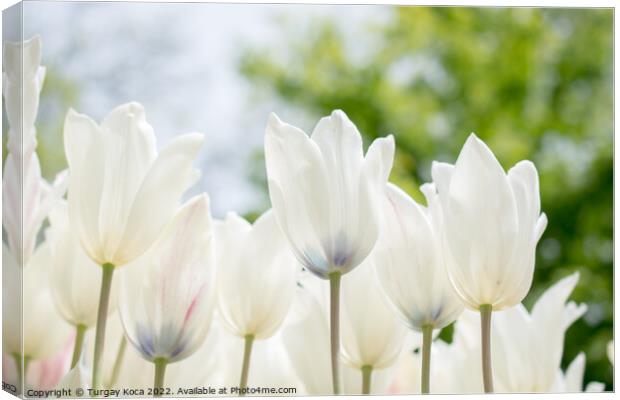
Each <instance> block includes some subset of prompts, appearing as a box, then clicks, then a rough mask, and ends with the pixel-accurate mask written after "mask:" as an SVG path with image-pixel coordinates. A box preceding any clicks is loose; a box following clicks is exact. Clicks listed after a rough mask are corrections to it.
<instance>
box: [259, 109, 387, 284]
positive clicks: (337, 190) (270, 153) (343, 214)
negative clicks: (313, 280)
mask: <svg viewBox="0 0 620 400" xmlns="http://www.w3.org/2000/svg"><path fill="white" fill-rule="evenodd" d="M393 158H394V138H393V137H392V136H388V137H386V138H381V139H377V140H375V141H374V142H373V143H372V144H371V145H370V147H369V149H368V152H367V154H366V157H364V153H363V149H362V137H361V135H360V133H359V131H358V130H357V128H356V127H355V125H353V123H352V122H351V121H350V120H349V118H348V117H347V116H346V115H345V114H344V113H343V112H342V111H334V112H333V113H332V115H331V116H329V117H325V118H322V119H321V120H320V121H319V123H318V124H317V125H316V127H315V128H314V131H313V132H312V136H311V137H308V135H306V134H305V133H304V132H303V131H301V130H300V129H298V128H296V127H294V126H292V125H288V124H286V123H283V122H282V121H280V119H278V117H277V116H276V115H275V114H271V116H270V117H269V123H268V124H267V130H266V135H265V160H266V165H267V178H268V181H269V195H270V198H271V203H272V204H273V209H274V211H275V213H276V217H277V219H278V223H279V224H280V227H281V228H282V230H283V232H284V233H285V235H286V237H287V238H288V240H289V243H290V244H291V247H292V249H293V251H294V253H295V255H296V256H297V258H298V259H299V261H300V262H301V263H302V264H303V265H304V266H305V267H306V268H308V269H309V270H310V271H312V272H313V273H314V274H316V275H318V276H320V277H321V278H324V279H327V278H328V276H329V274H330V273H333V272H338V273H342V274H344V273H347V272H349V271H350V270H352V269H353V268H355V267H356V266H357V265H359V264H360V263H361V262H362V261H363V260H364V259H365V258H366V256H367V255H368V254H369V253H370V251H371V250H372V248H373V246H374V244H375V242H376V240H377V236H378V233H379V209H378V206H379V205H380V199H381V196H382V194H383V191H384V186H385V183H386V181H387V178H388V176H389V174H390V170H391V169H392V161H393Z"/></svg>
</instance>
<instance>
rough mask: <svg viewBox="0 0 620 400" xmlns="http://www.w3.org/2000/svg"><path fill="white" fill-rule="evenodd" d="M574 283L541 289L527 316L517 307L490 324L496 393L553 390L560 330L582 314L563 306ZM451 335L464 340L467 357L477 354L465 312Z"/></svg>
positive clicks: (475, 334)
mask: <svg viewBox="0 0 620 400" xmlns="http://www.w3.org/2000/svg"><path fill="white" fill-rule="evenodd" d="M578 279H579V275H578V274H577V273H575V274H572V275H570V276H568V277H566V278H564V279H562V280H560V281H559V282H557V283H556V284H554V285H553V286H552V287H550V288H549V289H547V290H546V291H545V292H544V293H543V294H542V295H541V297H540V298H539V299H538V300H537V302H536V304H535V305H534V307H533V309H532V312H531V313H530V312H528V311H527V309H526V308H525V307H524V306H523V305H522V304H519V305H517V306H515V307H511V308H509V309H507V310H505V312H502V313H499V314H497V316H496V318H494V319H493V322H492V335H493V338H494V340H493V343H492V350H493V354H494V357H495V364H494V367H495V368H494V370H493V376H494V381H495V383H496V385H497V391H498V392H506V393H514V392H520V393H529V392H550V391H553V390H554V382H555V381H556V379H557V376H558V371H559V372H560V373H561V370H560V366H561V361H562V353H563V349H564V336H565V333H566V330H567V329H568V328H569V327H570V326H571V325H572V324H573V323H574V322H575V321H576V320H577V319H579V318H580V317H581V316H582V315H583V314H584V313H585V312H586V309H587V307H586V305H585V304H579V305H577V304H575V303H573V302H568V303H566V301H567V299H568V297H569V296H570V294H571V292H572V291H573V289H574V288H575V285H576V284H577V281H578ZM455 335H458V336H461V337H468V338H469V339H468V340H467V341H466V342H467V345H463V347H466V348H468V349H469V351H470V352H471V353H478V352H479V351H480V350H479V344H478V343H479V339H480V332H479V329H478V321H477V318H476V314H475V313H474V312H471V311H466V312H464V313H463V314H462V316H461V317H460V318H459V320H458V321H457V323H456V328H455ZM461 342H465V341H461ZM475 364H477V365H478V366H480V360H476V363H475ZM463 368H466V369H474V370H479V368H475V367H474V368H472V363H469V365H467V366H464V367H463ZM458 374H459V373H457V375H458ZM477 381H478V382H479V383H478V385H479V388H482V379H481V378H478V379H477Z"/></svg>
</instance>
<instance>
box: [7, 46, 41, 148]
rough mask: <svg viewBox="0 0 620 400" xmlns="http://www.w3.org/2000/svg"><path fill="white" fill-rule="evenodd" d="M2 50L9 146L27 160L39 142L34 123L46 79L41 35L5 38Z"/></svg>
mask: <svg viewBox="0 0 620 400" xmlns="http://www.w3.org/2000/svg"><path fill="white" fill-rule="evenodd" d="M2 54H3V64H4V73H3V74H2V94H3V96H4V100H5V103H4V105H5V110H6V117H7V120H8V122H9V132H8V137H9V140H8V143H7V148H8V150H9V152H10V153H12V154H14V155H15V156H18V155H23V156H24V159H25V160H27V159H28V158H29V156H30V155H31V154H32V153H33V152H34V150H35V147H36V145H37V141H36V130H35V127H34V123H35V119H36V117H37V112H38V110H39V94H40V93H41V88H42V87H43V81H44V79H45V67H43V66H41V37H40V36H34V37H33V38H31V39H28V40H25V41H23V42H17V43H13V42H5V43H4V51H3V52H2ZM19 158H20V159H21V157H19Z"/></svg>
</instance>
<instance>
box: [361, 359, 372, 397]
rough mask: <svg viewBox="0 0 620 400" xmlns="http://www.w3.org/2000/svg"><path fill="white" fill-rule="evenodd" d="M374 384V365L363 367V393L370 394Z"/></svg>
mask: <svg viewBox="0 0 620 400" xmlns="http://www.w3.org/2000/svg"><path fill="white" fill-rule="evenodd" d="M371 384H372V365H364V366H363V367H362V394H370V386H371Z"/></svg>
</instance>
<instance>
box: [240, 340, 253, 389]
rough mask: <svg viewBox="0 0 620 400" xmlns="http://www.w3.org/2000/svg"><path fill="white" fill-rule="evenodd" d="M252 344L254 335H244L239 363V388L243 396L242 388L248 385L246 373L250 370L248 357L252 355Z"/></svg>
mask: <svg viewBox="0 0 620 400" xmlns="http://www.w3.org/2000/svg"><path fill="white" fill-rule="evenodd" d="M252 344H254V335H245V344H244V346H243V364H242V365H241V379H240V382H239V388H240V389H241V392H240V394H241V396H244V395H245V393H244V390H243V389H245V388H246V387H247V386H248V374H249V372H250V357H251V356H252Z"/></svg>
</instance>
